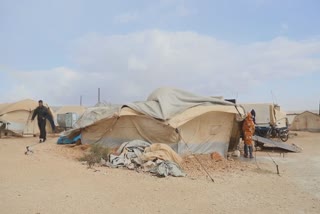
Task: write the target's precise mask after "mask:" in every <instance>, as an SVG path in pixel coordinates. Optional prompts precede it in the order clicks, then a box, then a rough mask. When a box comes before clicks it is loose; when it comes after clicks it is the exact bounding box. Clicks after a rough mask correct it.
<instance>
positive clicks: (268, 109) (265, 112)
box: [241, 103, 288, 127]
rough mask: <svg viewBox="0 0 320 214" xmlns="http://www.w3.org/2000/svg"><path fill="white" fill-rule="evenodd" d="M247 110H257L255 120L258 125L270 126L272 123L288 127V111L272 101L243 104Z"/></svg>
mask: <svg viewBox="0 0 320 214" xmlns="http://www.w3.org/2000/svg"><path fill="white" fill-rule="evenodd" d="M241 106H243V107H244V108H245V110H246V112H251V111H252V110H254V111H255V114H256V116H255V122H256V124H257V126H269V125H270V124H272V125H276V126H278V127H286V126H287V125H288V119H287V116H286V113H285V112H284V111H282V110H281V109H280V107H279V106H278V105H274V104H272V103H253V104H248V103H245V104H241Z"/></svg>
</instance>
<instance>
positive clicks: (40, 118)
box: [31, 100, 50, 143]
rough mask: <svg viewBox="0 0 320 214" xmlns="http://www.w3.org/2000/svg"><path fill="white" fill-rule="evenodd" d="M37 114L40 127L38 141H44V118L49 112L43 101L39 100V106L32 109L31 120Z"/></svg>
mask: <svg viewBox="0 0 320 214" xmlns="http://www.w3.org/2000/svg"><path fill="white" fill-rule="evenodd" d="M36 116H38V126H39V129H40V137H39V138H40V143H41V142H45V141H46V139H47V138H46V137H47V136H46V135H47V133H46V120H47V118H48V117H50V113H49V110H48V108H47V107H45V106H43V101H42V100H39V106H38V107H37V108H36V109H35V110H34V112H33V115H32V118H31V120H34V118H35V117H36Z"/></svg>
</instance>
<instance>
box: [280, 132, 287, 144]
mask: <svg viewBox="0 0 320 214" xmlns="http://www.w3.org/2000/svg"><path fill="white" fill-rule="evenodd" d="M280 139H281V140H282V142H286V141H287V140H288V139H289V134H287V133H281V134H280Z"/></svg>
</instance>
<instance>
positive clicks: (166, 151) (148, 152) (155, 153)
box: [140, 143, 182, 165]
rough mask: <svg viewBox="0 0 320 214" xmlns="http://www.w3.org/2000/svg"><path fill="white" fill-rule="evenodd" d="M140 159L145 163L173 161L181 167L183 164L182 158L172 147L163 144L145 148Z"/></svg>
mask: <svg viewBox="0 0 320 214" xmlns="http://www.w3.org/2000/svg"><path fill="white" fill-rule="evenodd" d="M140 158H141V160H143V161H153V160H156V159H160V160H169V161H173V162H175V163H177V164H179V165H180V164H181V163H182V158H181V157H180V156H179V155H177V153H176V152H175V151H173V149H172V148H171V147H170V146H168V145H166V144H162V143H155V144H152V145H150V146H149V147H147V148H145V150H144V153H143V154H142V155H141V157H140Z"/></svg>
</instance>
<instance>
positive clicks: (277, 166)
mask: <svg viewBox="0 0 320 214" xmlns="http://www.w3.org/2000/svg"><path fill="white" fill-rule="evenodd" d="M267 154H268V155H269V157H270V158H271V160H272V161H273V163H274V165H276V168H277V174H278V175H279V176H280V172H279V165H278V164H277V163H276V161H275V160H274V159H273V158H272V157H271V155H270V154H269V152H267Z"/></svg>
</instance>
